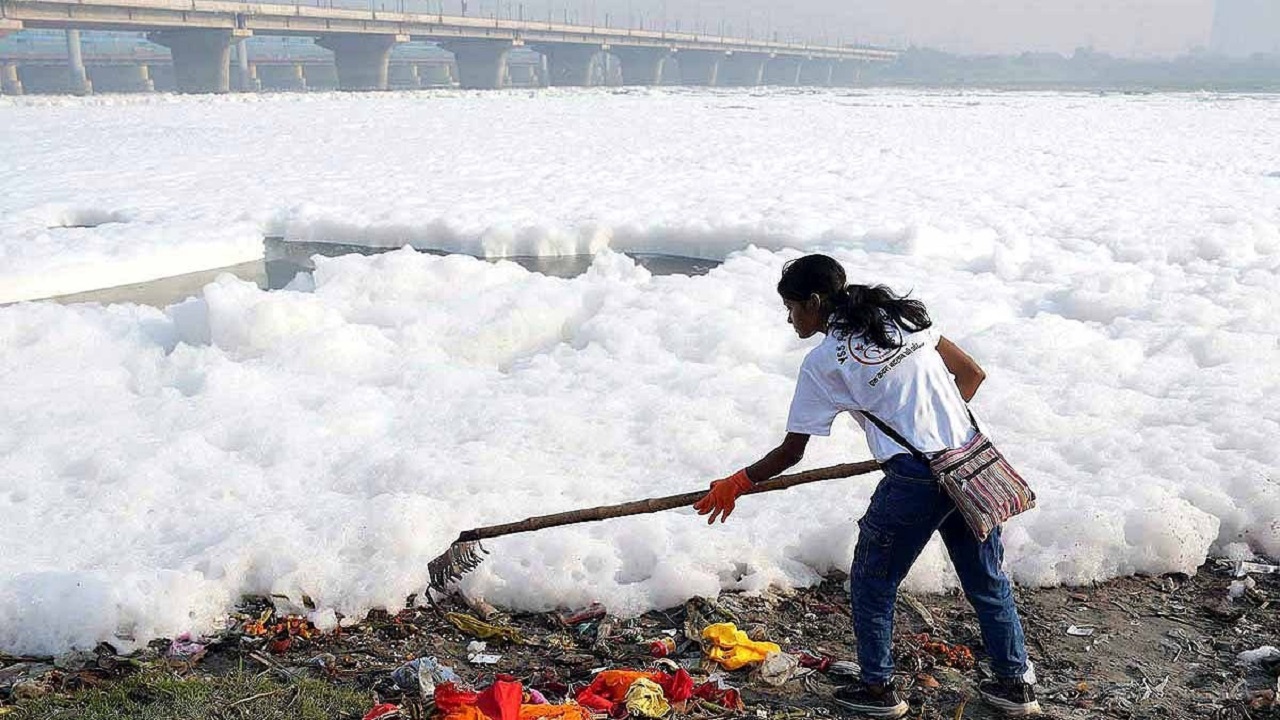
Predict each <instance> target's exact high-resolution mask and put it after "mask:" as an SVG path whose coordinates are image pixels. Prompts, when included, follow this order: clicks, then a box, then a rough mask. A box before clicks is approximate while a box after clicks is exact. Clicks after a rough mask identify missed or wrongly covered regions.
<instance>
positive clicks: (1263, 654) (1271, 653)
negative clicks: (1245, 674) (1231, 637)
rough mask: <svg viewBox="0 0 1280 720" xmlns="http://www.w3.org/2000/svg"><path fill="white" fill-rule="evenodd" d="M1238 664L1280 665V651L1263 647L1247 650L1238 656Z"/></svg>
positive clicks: (1270, 647)
mask: <svg viewBox="0 0 1280 720" xmlns="http://www.w3.org/2000/svg"><path fill="white" fill-rule="evenodd" d="M1236 662H1238V663H1240V664H1241V665H1263V666H1270V665H1274V664H1276V663H1280V649H1277V648H1275V647H1273V646H1271V645H1263V646H1262V647H1260V648H1258V649H1256V650H1246V651H1244V652H1242V653H1240V654H1239V655H1237V656H1236Z"/></svg>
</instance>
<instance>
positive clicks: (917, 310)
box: [778, 255, 933, 350]
mask: <svg viewBox="0 0 1280 720" xmlns="http://www.w3.org/2000/svg"><path fill="white" fill-rule="evenodd" d="M778 294H779V295H781V296H782V298H783V299H784V300H791V301H793V302H805V301H807V300H809V298H810V297H812V296H813V295H817V296H818V297H819V298H820V299H821V301H822V311H823V312H825V313H827V314H829V315H830V316H831V324H830V326H829V327H830V328H831V329H834V330H838V331H840V332H843V333H847V334H849V335H855V336H862V337H864V338H866V339H867V340H868V341H870V342H871V343H873V344H874V345H876V346H877V347H881V348H884V349H886V350H891V349H893V348H897V347H899V346H901V344H902V339H901V334H900V333H897V332H894V331H893V327H894V326H895V325H896V326H897V327H899V328H901V329H902V330H903V331H904V332H919V331H920V330H924V329H925V328H928V327H931V326H932V325H933V321H932V320H930V319H929V311H928V310H926V309H925V307H924V303H922V302H920V301H919V300H912V299H910V298H909V297H907V296H906V295H896V294H894V292H893V291H892V290H890V289H889V288H887V287H885V286H884V285H848V284H847V281H846V279H845V274H844V268H843V267H840V263H838V262H836V261H835V259H834V258H830V257H827V256H826V255H805V256H804V257H801V258H796V259H795V260H792V261H791V262H788V263H787V264H786V265H784V266H782V278H781V279H780V280H778Z"/></svg>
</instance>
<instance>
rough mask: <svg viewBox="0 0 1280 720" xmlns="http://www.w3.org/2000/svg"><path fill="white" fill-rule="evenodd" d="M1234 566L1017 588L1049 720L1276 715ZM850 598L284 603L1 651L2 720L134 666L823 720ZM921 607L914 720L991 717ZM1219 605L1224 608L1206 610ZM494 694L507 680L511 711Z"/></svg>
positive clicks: (508, 714) (474, 704)
mask: <svg viewBox="0 0 1280 720" xmlns="http://www.w3.org/2000/svg"><path fill="white" fill-rule="evenodd" d="M1253 564H1254V565H1262V566H1263V567H1269V566H1268V565H1265V564H1264V563H1253ZM1215 565H1216V566H1218V567H1221V571H1219V572H1212V568H1213V567H1214V566H1215ZM1235 568H1236V564H1235V562H1234V561H1231V562H1217V563H1211V564H1210V565H1209V566H1208V567H1207V569H1208V571H1205V570H1202V572H1200V573H1198V574H1197V575H1195V576H1191V575H1168V576H1161V577H1158V578H1124V579H1120V580H1115V581H1111V582H1108V583H1101V584H1097V585H1094V586H1092V587H1090V588H1088V589H1080V588H1073V589H1067V588H1048V589H1026V588H1018V589H1016V590H1015V592H1017V593H1018V603H1019V610H1020V614H1021V615H1022V618H1023V622H1024V628H1025V632H1026V636H1027V640H1028V649H1029V651H1030V653H1031V655H1032V657H1033V658H1034V659H1035V661H1036V663H1037V666H1038V667H1037V670H1038V671H1039V674H1040V676H1041V682H1040V685H1039V694H1040V699H1041V702H1042V704H1044V705H1046V709H1047V710H1049V712H1050V713H1051V716H1060V717H1067V716H1070V717H1118V718H1126V719H1129V720H1154V718H1157V717H1160V718H1164V717H1171V718H1178V719H1185V720H1190V719H1191V718H1196V719H1200V718H1222V719H1224V720H1225V719H1226V718H1231V719H1232V720H1237V719H1238V720H1243V719H1244V718H1253V719H1254V720H1264V719H1265V720H1280V707H1277V702H1276V698H1277V694H1278V691H1280V687H1277V682H1278V681H1280V678H1277V676H1280V651H1275V650H1274V648H1272V646H1274V645H1276V643H1275V642H1274V638H1276V637H1280V613H1277V612H1276V608H1277V606H1280V575H1276V574H1274V573H1264V572H1253V571H1252V570H1250V572H1247V573H1246V574H1245V575H1244V576H1242V577H1234V572H1235ZM1237 583H1238V584H1237ZM843 584H844V578H843V577H833V578H831V579H829V580H827V581H825V582H823V583H822V584H820V585H818V586H816V587H813V588H808V589H803V590H798V591H794V592H774V591H765V592H762V593H760V594H758V595H752V596H746V595H736V594H726V595H723V596H721V597H720V598H717V599H715V600H705V599H701V598H699V599H695V600H691V601H689V602H687V603H685V604H684V605H683V606H679V607H675V608H670V609H666V610H663V611H654V612H650V613H646V614H644V615H642V616H639V617H633V618H621V617H615V616H611V615H609V614H608V612H607V611H606V610H605V608H603V607H602V606H599V605H593V606H591V607H588V608H584V609H580V610H577V611H574V612H566V613H554V612H553V613H532V614H519V613H514V614H511V615H505V614H503V613H502V612H501V611H497V609H492V610H491V609H487V608H485V607H484V606H483V605H481V604H479V603H477V602H476V601H474V600H467V599H465V598H463V597H460V596H457V595H454V596H444V597H441V596H436V597H435V598H432V600H433V601H434V604H432V605H429V606H428V605H425V604H424V605H419V604H416V603H413V602H411V603H410V604H408V605H407V606H406V607H405V608H404V609H401V610H399V611H392V612H386V611H374V612H371V613H370V614H369V615H368V616H367V617H366V618H364V619H363V620H362V621H360V622H359V623H353V622H349V621H343V622H329V620H325V618H324V617H323V616H324V614H325V612H327V611H325V610H316V609H314V608H309V609H307V610H308V612H307V615H306V616H305V617H304V616H302V615H298V614H295V613H293V612H291V611H292V610H296V609H298V607H300V606H298V603H296V602H294V601H289V602H285V601H284V600H278V601H274V600H272V599H261V598H260V599H248V600H246V601H245V606H244V607H243V608H242V612H240V613H237V614H235V615H233V617H232V618H231V621H230V622H229V623H228V625H227V627H226V628H225V630H223V631H221V632H215V633H211V634H210V635H209V636H208V637H199V636H180V637H178V638H175V639H173V640H158V641H156V642H154V643H152V644H151V645H150V646H147V647H144V648H141V649H139V650H138V651H135V652H133V653H130V654H128V655H121V654H120V653H119V652H118V651H116V650H115V649H114V648H112V647H110V646H107V645H103V646H100V647H98V648H95V649H93V650H90V651H81V652H76V653H67V654H65V655H62V656H59V657H57V658H53V657H48V658H36V657H17V656H12V655H4V654H0V714H3V711H5V710H8V709H10V708H16V709H17V711H18V712H17V713H16V714H15V715H16V716H17V717H27V716H28V715H26V714H23V713H22V708H23V706H24V704H25V703H29V702H31V701H30V700H29V698H34V697H39V696H41V695H46V694H49V693H66V692H72V691H76V690H78V689H82V688H92V687H101V686H102V685H103V684H104V683H110V682H113V681H114V680H115V679H116V678H119V677H122V676H124V675H126V674H128V673H131V672H134V671H136V670H138V669H139V668H154V669H159V670H161V671H163V672H167V673H172V674H175V675H185V674H188V673H192V674H194V673H200V674H219V673H224V672H229V671H233V669H234V668H238V667H245V666H253V665H255V664H256V665H257V666H258V667H257V668H254V671H255V672H256V671H258V670H263V671H265V672H268V673H272V674H274V675H277V676H279V677H280V678H283V679H284V680H286V681H292V680H296V679H298V678H300V677H302V676H305V675H310V676H312V677H317V678H322V679H324V680H325V681H327V682H332V683H335V684H344V685H348V686H353V687H357V688H360V689H362V690H367V691H369V692H370V693H371V695H372V700H373V701H374V703H373V705H374V707H373V709H371V710H370V711H369V714H368V715H367V717H369V718H370V720H393V719H398V720H427V719H428V718H430V719H432V720H490V717H489V713H494V714H496V715H498V716H501V718H500V719H499V720H593V718H592V717H591V715H592V713H598V715H597V717H599V716H602V715H605V714H607V713H610V712H612V713H617V714H626V715H628V716H631V717H633V718H642V717H648V716H651V715H654V714H657V713H662V716H663V717H666V718H677V717H678V718H684V719H687V720H728V718H730V717H737V718H741V717H744V716H748V715H749V716H751V717H753V718H761V720H766V719H767V720H825V718H828V717H833V716H838V715H839V711H838V710H837V709H836V708H835V707H834V706H833V704H832V701H831V699H830V694H831V692H832V691H833V690H834V689H835V688H836V687H837V686H839V685H843V684H845V683H848V682H851V681H852V680H853V679H855V678H856V677H857V675H858V672H859V667H858V664H857V663H856V662H855V661H854V660H853V658H854V656H855V650H854V642H853V637H852V633H851V632H850V626H849V611H848V606H847V601H848V596H847V591H846V590H845V589H844V588H843ZM1233 587H1234V588H1237V590H1235V591H1234V597H1231V599H1230V601H1229V602H1228V597H1229V596H1230V595H1231V594H1232V593H1233V590H1232V588H1233ZM1241 589H1242V590H1241ZM924 601H925V602H927V605H928V607H925V602H921V601H920V600H919V599H917V598H911V597H910V596H909V595H904V597H903V598H902V604H901V607H900V609H901V610H902V612H900V613H899V614H898V621H897V625H898V627H897V632H896V634H895V643H894V659H895V662H896V664H897V667H898V670H899V673H900V676H899V679H900V680H901V683H902V688H903V693H904V696H905V697H907V699H908V700H909V702H910V703H911V706H912V717H919V718H921V719H922V720H951V719H952V718H954V717H956V714H957V713H959V714H960V716H962V717H975V718H978V717H981V718H985V717H988V715H986V714H983V712H985V711H976V709H975V708H973V707H969V706H968V704H969V698H972V697H975V696H976V683H977V682H978V681H979V680H980V679H981V678H982V677H985V676H986V672H985V671H975V668H976V666H977V663H978V661H979V660H984V659H985V658H984V656H983V654H982V649H981V648H982V641H981V636H980V632H979V629H978V625H977V622H976V618H974V616H973V612H972V610H971V609H970V608H969V607H968V606H967V603H966V602H965V600H964V598H963V596H962V595H959V594H942V595H931V596H929V597H927V598H924ZM1224 604H1226V605H1229V606H1230V608H1229V609H1230V612H1229V613H1227V612H1215V611H1214V610H1213V607H1214V606H1215V605H1224ZM305 605H306V603H305V601H303V603H302V606H301V607H304V606H305ZM304 609H305V607H304ZM308 618H314V619H312V620H310V621H309V620H308ZM330 619H331V620H337V618H336V615H335V616H334V617H333V618H330ZM317 623H319V624H318V625H317ZM717 625H720V626H727V627H721V628H715V626H717ZM1064 628H1065V632H1064ZM1104 629H1105V630H1104ZM1089 631H1092V632H1091V633H1090V632H1089ZM1079 637H1087V638H1090V640H1089V642H1087V643H1082V642H1079V641H1078V640H1077V639H1076V638H1079ZM1264 642H1267V643H1270V645H1264V644H1263V643H1264ZM499 643H501V645H499ZM495 646H497V647H500V648H501V650H500V652H501V654H499V652H498V651H495V650H494V648H495ZM423 648H431V651H430V654H429V655H426V656H423V655H422V649H423ZM774 648H776V650H775V649H774ZM1269 648H1271V649H1269ZM744 649H745V650H744ZM762 649H763V651H762ZM747 651H750V653H748V652H747ZM752 653H753V654H754V659H750V660H749V659H748V655H749V654H752ZM655 655H661V656H662V657H655ZM717 657H718V658H719V660H717V659H716V658H717ZM406 660H407V662H406ZM726 660H730V662H725V661H726ZM732 660H739V661H743V662H741V664H738V663H737V662H732ZM731 664H732V665H734V666H735V667H734V669H730V668H729V665H731ZM498 669H501V670H506V671H510V672H512V673H514V674H516V675H518V676H519V680H518V681H517V680H516V679H515V678H513V677H511V676H503V675H495V672H494V671H495V670H498ZM628 680H629V681H628ZM639 680H645V682H644V683H639V682H638V681H639ZM499 681H501V683H516V684H518V686H519V688H520V694H519V698H518V702H517V701H516V700H517V699H516V698H515V693H514V692H512V686H511V685H502V684H499ZM610 682H612V683H613V684H609V683H610ZM600 683H603V684H604V685H601V684H600ZM654 686H656V687H657V688H659V690H660V695H659V694H658V692H655V690H654ZM593 688H594V689H593ZM486 693H488V694H487V695H486ZM482 696H484V697H486V698H489V699H486V700H484V701H483V704H484V705H485V707H486V708H487V710H486V711H482V710H481V709H480V708H479V707H478V704H481V700H480V698H481V697H482ZM592 696H594V697H592ZM289 697H290V696H289V695H288V693H282V694H281V695H280V700H281V702H285V701H286V700H288V698H289ZM245 701H248V698H246V699H245ZM663 702H665V703H666V704H667V706H668V709H667V710H665V711H664V710H663V707H662V703H663ZM579 703H581V704H579ZM366 707H369V706H366ZM966 707H968V709H967V710H966ZM375 711H376V712H375ZM513 712H514V717H513Z"/></svg>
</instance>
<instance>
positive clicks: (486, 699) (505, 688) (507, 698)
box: [436, 675, 524, 720]
mask: <svg viewBox="0 0 1280 720" xmlns="http://www.w3.org/2000/svg"><path fill="white" fill-rule="evenodd" d="M505 677H507V678H509V677H510V676H509V675H508V676H505ZM503 678H504V676H499V678H498V679H497V680H495V681H494V683H493V684H492V685H490V686H489V687H487V688H485V689H484V690H483V691H481V693H480V694H479V695H478V696H477V697H476V707H478V708H480V712H482V713H484V714H485V715H488V716H489V719H490V720H520V700H521V698H523V697H524V688H523V687H521V685H520V683H519V682H518V681H515V680H509V679H503ZM436 692H437V693H438V692H439V690H438V689H437V690H436ZM436 703H437V705H439V701H438V700H437V701H436Z"/></svg>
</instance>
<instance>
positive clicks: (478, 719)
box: [439, 705, 489, 720]
mask: <svg viewBox="0 0 1280 720" xmlns="http://www.w3.org/2000/svg"><path fill="white" fill-rule="evenodd" d="M439 718H440V720H489V718H488V717H486V716H485V714H484V713H482V712H480V708H478V707H476V706H475V705H463V706H462V707H460V708H455V709H453V710H449V711H445V712H444V714H443V715H440V716H439Z"/></svg>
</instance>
